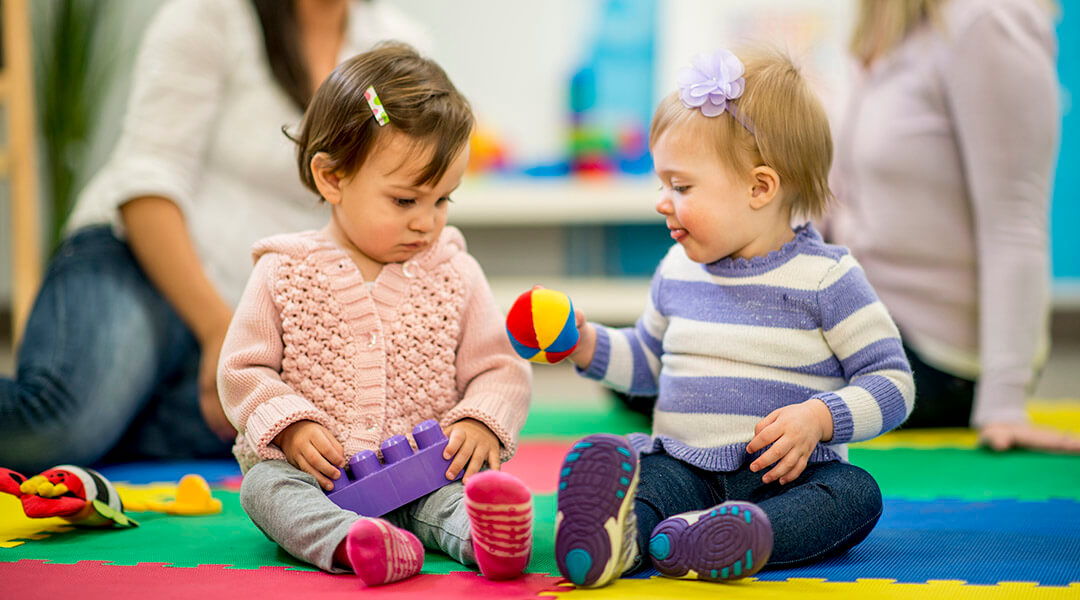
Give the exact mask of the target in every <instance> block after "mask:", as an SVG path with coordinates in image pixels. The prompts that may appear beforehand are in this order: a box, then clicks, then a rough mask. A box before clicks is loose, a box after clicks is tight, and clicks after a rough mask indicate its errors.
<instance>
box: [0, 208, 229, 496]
mask: <svg viewBox="0 0 1080 600" xmlns="http://www.w3.org/2000/svg"><path fill="white" fill-rule="evenodd" d="M199 356H200V350H199V344H198V342H197V341H196V339H195V337H194V336H193V335H192V333H191V331H190V330H189V329H188V328H187V326H186V325H185V324H184V323H183V321H181V320H180V317H179V316H178V315H177V314H176V312H175V311H174V310H173V309H172V307H171V306H170V305H169V303H168V302H167V301H166V300H165V298H164V297H162V296H161V295H160V293H158V291H157V289H156V288H155V287H154V286H153V284H151V283H150V281H149V280H148V279H147V278H146V275H145V274H144V273H143V271H142V269H141V268H140V267H139V265H138V263H137V262H136V261H135V257H134V256H133V255H132V253H131V250H130V249H129V248H128V246H127V244H125V243H124V242H122V241H120V240H118V239H117V238H116V237H115V236H113V234H112V232H111V230H110V228H109V227H107V226H93V227H87V228H84V229H81V230H79V231H77V232H76V233H75V234H74V235H72V236H70V237H69V238H68V239H67V240H66V241H65V242H64V244H63V245H62V246H61V247H60V248H59V249H58V250H57V253H56V255H55V256H54V257H53V259H52V260H51V262H50V263H49V267H48V270H47V272H46V275H45V280H44V282H43V283H42V287H41V290H40V292H39V293H38V297H37V299H36V300H35V302H34V306H33V308H32V310H31V313H30V317H29V319H28V321H27V325H26V330H25V332H24V334H23V339H22V343H21V346H20V348H19V350H18V355H17V364H16V374H15V379H7V378H0V466H2V467H8V468H11V469H15V470H17V471H20V472H22V473H23V474H25V475H27V476H29V475H30V474H34V473H38V472H40V471H42V470H44V469H47V468H49V467H51V466H55V465H57V464H78V465H86V466H89V465H92V464H95V463H98V462H100V461H101V460H102V459H103V458H105V457H106V456H107V455H108V457H109V459H115V460H135V459H182V458H197V457H209V456H227V455H228V449H229V447H230V445H231V444H230V443H226V442H223V441H222V440H220V439H219V438H218V437H217V436H216V435H215V434H214V433H213V432H212V431H211V430H210V429H209V427H208V426H207V425H206V423H205V421H204V419H203V418H202V414H201V412H200V410H199V402H198V381H197V379H198V370H199Z"/></svg>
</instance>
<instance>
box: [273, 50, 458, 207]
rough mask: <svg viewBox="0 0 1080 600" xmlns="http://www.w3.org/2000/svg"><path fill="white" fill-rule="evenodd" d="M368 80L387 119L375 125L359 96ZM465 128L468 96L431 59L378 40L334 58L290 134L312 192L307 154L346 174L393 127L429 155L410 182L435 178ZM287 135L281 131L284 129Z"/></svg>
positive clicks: (454, 152) (450, 158) (451, 157)
mask: <svg viewBox="0 0 1080 600" xmlns="http://www.w3.org/2000/svg"><path fill="white" fill-rule="evenodd" d="M370 86H374V88H375V91H376V93H377V94H378V95H379V99H380V100H381V101H382V105H383V108H384V109H385V110H386V115H387V116H388V117H389V118H390V122H389V123H388V124H387V125H384V126H380V125H379V124H378V123H377V122H376V121H375V117H374V115H373V114H372V111H371V107H370V106H368V102H367V100H366V99H365V98H364V90H366V89H367V88H368V87H370ZM472 127H473V113H472V108H471V107H470V106H469V102H468V100H466V99H465V97H464V96H462V95H461V93H460V92H458V90H457V88H455V87H454V84H453V83H451V82H450V78H449V77H447V75H446V72H445V71H443V69H442V67H440V66H439V65H438V64H436V63H435V62H434V61H432V60H430V59H427V58H424V57H422V56H420V55H419V54H418V53H417V52H416V50H414V49H413V48H412V47H411V46H408V45H406V44H402V43H398V42H389V43H384V44H380V45H379V46H377V47H376V48H375V49H374V50H371V51H369V52H365V53H363V54H358V55H356V56H354V57H353V58H350V59H349V60H347V61H345V62H343V63H341V64H340V65H338V67H337V68H336V69H334V71H333V72H332V73H330V75H329V76H328V77H327V78H326V80H325V81H323V83H322V85H320V86H319V89H318V90H316V91H315V96H314V97H313V98H312V99H311V105H310V106H309V107H308V109H307V112H306V113H305V114H304V120H303V121H301V123H300V131H299V133H298V134H297V135H296V137H295V138H294V137H292V136H289V139H291V140H293V141H294V142H295V143H296V146H297V148H296V160H297V167H299V169H300V180H301V181H302V182H303V183H304V185H306V186H307V187H308V189H311V190H312V191H314V192H315V193H316V194H317V193H319V190H318V188H317V187H316V186H315V179H314V176H313V174H312V172H311V159H312V158H313V157H314V156H315V154H316V153H319V152H323V153H325V154H326V156H327V158H328V160H329V166H330V168H332V169H333V170H335V171H339V172H342V173H343V174H344V175H345V176H346V177H348V176H351V175H353V174H355V173H356V171H357V170H358V169H359V168H360V165H362V164H363V163H364V161H365V160H366V159H367V157H368V155H370V154H371V151H372V148H374V147H375V145H376V143H377V142H378V140H379V138H380V137H382V136H383V134H384V131H385V130H387V129H390V128H393V129H394V130H396V131H399V132H401V133H403V134H405V135H406V136H408V137H409V138H410V139H411V140H412V142H413V147H414V148H415V149H417V150H418V151H427V152H430V154H431V158H430V160H429V161H428V163H427V165H426V166H425V167H424V169H423V170H422V171H421V172H420V174H419V176H418V178H417V181H416V184H417V185H421V184H425V183H430V182H436V181H438V180H439V179H440V178H441V177H442V176H443V174H444V173H445V172H446V169H447V168H448V167H449V166H450V163H451V162H453V160H454V158H455V157H457V155H458V153H459V152H461V150H462V149H464V147H465V145H466V144H467V143H468V141H469V133H470V132H471V131H472ZM286 135H288V133H286Z"/></svg>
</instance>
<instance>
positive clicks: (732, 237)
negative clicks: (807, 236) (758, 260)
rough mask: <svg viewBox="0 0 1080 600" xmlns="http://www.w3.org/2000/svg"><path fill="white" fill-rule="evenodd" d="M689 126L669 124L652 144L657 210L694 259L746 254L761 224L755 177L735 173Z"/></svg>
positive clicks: (750, 251) (705, 261)
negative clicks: (657, 184)
mask: <svg viewBox="0 0 1080 600" xmlns="http://www.w3.org/2000/svg"><path fill="white" fill-rule="evenodd" d="M711 144H712V141H711V140H709V139H707V138H706V136H705V135H702V134H700V133H698V132H696V131H695V130H694V129H693V128H692V127H687V126H681V127H672V128H670V129H668V130H667V131H665V132H664V133H663V134H661V135H660V138H659V139H658V140H656V142H655V143H654V144H653V147H652V156H653V164H654V166H655V167H656V174H657V175H658V176H659V177H660V182H661V183H662V189H661V194H660V199H659V200H658V201H657V202H656V212H658V213H660V214H661V215H664V217H665V219H666V221H667V226H668V229H670V230H671V238H672V239H674V240H675V241H676V242H678V243H680V244H682V246H683V248H684V249H685V250H686V255H687V256H688V257H689V258H690V260H693V261H694V262H698V263H702V264H708V263H711V262H715V261H717V260H720V259H721V258H725V257H728V256H736V257H738V256H742V257H744V258H749V257H750V256H753V255H754V254H755V253H756V252H755V248H754V245H755V244H754V242H755V240H756V239H757V238H758V237H759V235H760V233H761V231H762V227H763V226H764V223H763V222H762V219H761V215H760V214H758V213H757V211H754V210H753V209H752V208H751V200H752V198H753V195H754V181H753V180H752V179H751V178H750V176H749V175H747V176H746V177H736V176H735V174H734V173H733V171H732V169H731V168H729V167H728V166H727V165H726V164H724V162H723V161H721V160H720V158H719V157H717V155H716V153H715V152H714V151H713V150H712V149H711V148H710V145H711Z"/></svg>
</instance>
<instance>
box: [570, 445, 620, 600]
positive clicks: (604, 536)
mask: <svg viewBox="0 0 1080 600" xmlns="http://www.w3.org/2000/svg"><path fill="white" fill-rule="evenodd" d="M637 484H638V460H637V453H636V452H635V451H634V450H633V449H632V448H631V447H630V444H629V443H628V442H627V441H626V439H625V438H623V437H620V436H616V435H608V434H597V435H591V436H588V437H586V438H584V439H582V440H580V441H579V442H577V443H576V444H574V446H573V448H571V450H570V452H569V454H567V455H566V459H565V460H563V464H562V469H561V470H560V472H559V492H558V502H557V513H556V515H555V563H556V564H557V565H558V567H559V573H561V574H562V576H563V577H565V578H567V579H569V580H570V582H571V583H573V584H574V585H576V586H579V587H598V586H601V585H606V584H608V583H610V582H611V581H612V580H614V579H615V578H617V577H619V576H620V575H622V569H621V567H622V565H621V553H622V538H623V526H624V525H625V524H626V520H627V519H628V518H629V517H630V514H631V511H633V509H634V502H633V500H634V491H635V490H636V489H637Z"/></svg>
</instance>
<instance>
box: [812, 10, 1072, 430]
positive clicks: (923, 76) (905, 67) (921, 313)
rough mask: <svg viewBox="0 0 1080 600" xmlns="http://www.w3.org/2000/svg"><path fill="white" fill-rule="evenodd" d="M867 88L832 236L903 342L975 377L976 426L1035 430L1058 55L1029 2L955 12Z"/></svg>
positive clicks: (840, 140) (850, 129) (845, 157)
mask: <svg viewBox="0 0 1080 600" xmlns="http://www.w3.org/2000/svg"><path fill="white" fill-rule="evenodd" d="M944 7H945V10H944V19H943V23H942V24H941V25H936V24H927V25H924V26H922V27H920V28H918V29H917V30H915V31H913V32H912V33H911V34H910V35H908V37H907V38H906V39H905V40H904V41H903V43H901V44H900V45H899V46H898V47H897V48H896V49H895V50H893V51H892V52H890V53H889V54H888V55H886V56H884V57H882V58H881V59H879V60H877V61H875V62H874V63H873V64H872V65H871V67H870V68H869V69H868V70H866V71H864V72H863V73H862V74H861V78H860V80H859V81H858V82H857V85H856V88H855V90H854V93H853V94H852V96H851V98H850V102H849V105H848V107H847V109H846V111H845V112H844V114H843V117H842V118H841V120H840V126H839V133H838V136H837V154H836V162H835V168H834V171H833V178H832V183H833V186H834V190H835V191H836V193H837V196H838V198H839V199H840V203H839V206H838V207H837V210H835V211H833V213H832V215H831V221H830V227H831V232H832V238H833V239H834V240H835V241H836V242H837V243H840V244H844V245H846V246H848V247H849V248H850V249H851V251H852V253H853V254H854V255H855V257H856V258H857V259H858V260H859V262H860V263H861V264H862V265H863V268H864V269H865V271H866V275H867V278H868V279H869V280H870V283H871V284H872V285H873V286H874V288H875V289H876V290H877V292H878V294H879V295H880V297H881V299H882V301H883V302H884V303H885V305H886V306H887V307H888V309H889V312H890V313H891V314H892V315H893V317H894V318H895V319H896V322H897V324H898V325H899V326H900V330H901V333H902V334H903V335H904V339H905V341H906V343H908V344H909V345H910V346H911V347H912V348H914V349H915V350H916V351H917V352H918V353H919V354H920V356H921V357H922V358H923V359H924V360H925V361H926V362H928V363H930V364H932V365H934V366H935V367H937V368H939V369H941V370H943V371H946V372H950V373H953V374H955V375H959V376H963V377H967V378H969V379H977V381H978V384H977V387H976V398H975V408H974V412H973V415H972V424H973V425H976V426H978V425H983V424H986V423H988V422H991V421H1023V420H1024V419H1026V415H1025V412H1024V400H1025V395H1026V392H1027V388H1028V387H1029V386H1030V385H1031V383H1032V382H1033V380H1034V373H1035V370H1036V368H1037V365H1038V364H1039V362H1040V361H1041V360H1043V359H1044V357H1045V350H1046V348H1047V347H1048V337H1049V336H1048V333H1047V317H1048V313H1049V265H1048V248H1047V246H1048V234H1047V216H1048V215H1047V212H1048V198H1049V195H1050V182H1051V176H1052V171H1053V166H1054V159H1055V155H1056V150H1057V142H1058V137H1059V133H1060V122H1059V119H1060V112H1059V108H1058V94H1059V92H1058V83H1057V76H1056V71H1055V55H1056V41H1055V37H1054V32H1053V29H1052V25H1051V22H1050V19H1049V18H1048V16H1047V15H1046V14H1045V13H1044V12H1043V10H1042V9H1041V8H1040V7H1039V3H1037V2H1034V1H1032V0H950V2H947V3H945V4H944Z"/></svg>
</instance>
